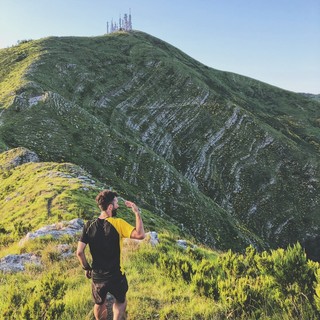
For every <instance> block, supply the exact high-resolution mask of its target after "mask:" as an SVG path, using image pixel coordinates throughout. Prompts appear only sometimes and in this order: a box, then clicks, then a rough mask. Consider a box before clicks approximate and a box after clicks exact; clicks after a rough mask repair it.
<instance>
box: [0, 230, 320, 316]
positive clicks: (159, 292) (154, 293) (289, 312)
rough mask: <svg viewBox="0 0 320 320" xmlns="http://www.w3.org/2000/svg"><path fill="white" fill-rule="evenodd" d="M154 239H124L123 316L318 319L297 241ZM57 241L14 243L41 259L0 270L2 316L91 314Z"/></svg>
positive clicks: (318, 287) (313, 273)
mask: <svg viewBox="0 0 320 320" xmlns="http://www.w3.org/2000/svg"><path fill="white" fill-rule="evenodd" d="M159 239H160V244H159V245H157V246H156V247H152V246H151V245H150V244H149V243H147V242H142V243H137V242H136V241H135V242H133V241H129V242H127V243H126V244H125V247H124V254H125V256H124V258H125V268H126V274H127V278H128V282H129V287H130V288H129V291H128V295H127V298H128V308H127V311H128V319H131V320H133V319H135V320H146V319H150V320H151V319H160V320H165V319H186V320H191V319H194V320H196V319H203V320H212V319H217V320H223V319H232V320H236V319H237V320H238V319H243V320H244V319H246V320H255V319H263V320H267V319H268V320H270V319H274V320H276V319H284V320H289V319H293V320H298V319H299V320H301V319H308V320H311V319H314V320H315V319H318V318H319V311H320V303H319V302H320V268H319V264H318V263H314V262H311V261H307V260H306V258H305V254H304V253H303V251H302V250H301V246H299V245H296V246H293V247H291V248H289V249H287V250H281V249H278V250H274V251H271V252H263V253H261V254H258V253H257V252H256V251H255V250H254V249H253V248H252V247H249V248H247V250H246V254H245V255H240V254H235V253H233V252H231V251H229V252H225V253H218V252H214V251H211V250H209V249H208V248H205V247H202V246H201V247H199V246H198V247H194V244H193V243H192V242H188V246H189V248H188V249H182V248H179V247H178V246H177V245H176V239H177V237H176V236H175V235H174V234H172V233H170V234H169V233H167V232H164V233H160V234H159ZM58 244H59V242H57V241H54V240H52V239H50V238H42V239H35V240H32V241H29V242H28V243H25V244H24V245H23V246H22V247H19V248H17V249H15V251H16V252H19V251H20V252H24V253H26V252H36V253H37V255H38V256H40V257H41V263H42V264H41V265H40V266H34V265H29V266H27V268H26V271H25V272H23V273H19V274H2V275H1V277H2V280H1V292H3V293H4V295H3V298H2V299H1V301H0V319H5V320H11V319H31V320H35V319H40V318H41V319H50V320H51V319H63V320H73V319H86V320H93V318H94V317H93V313H92V307H93V302H92V300H91V292H90V291H91V289H90V281H89V280H87V279H86V278H85V275H84V272H83V270H82V269H81V268H80V267H79V263H78V261H77V259H76V257H75V255H72V256H70V257H69V258H67V259H64V258H62V256H61V254H60V253H59V251H58V249H57V245H58ZM64 244H69V245H71V246H72V248H73V250H75V246H76V242H75V241H74V239H71V238H64ZM11 251H12V252H13V251H14V248H12V249H11ZM17 282H18V283H19V286H17V285H16V283H17ZM13 306H15V307H14V308H13Z"/></svg>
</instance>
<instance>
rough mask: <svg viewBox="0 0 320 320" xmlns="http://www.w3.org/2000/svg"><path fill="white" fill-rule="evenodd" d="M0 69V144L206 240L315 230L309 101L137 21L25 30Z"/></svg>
mask: <svg viewBox="0 0 320 320" xmlns="http://www.w3.org/2000/svg"><path fill="white" fill-rule="evenodd" d="M0 67H1V68H0V70H1V74H0V79H1V82H0V86H1V87H0V88H1V89H0V107H1V109H2V111H1V115H0V124H1V126H0V140H1V141H2V145H3V149H5V148H6V147H8V148H12V147H18V146H23V147H27V148H29V149H30V150H32V151H34V152H36V153H37V154H38V156H39V157H40V159H41V161H57V162H66V161H67V162H71V163H75V164H77V165H80V166H81V167H83V168H85V169H86V170H88V171H89V172H90V173H91V174H92V175H93V176H94V177H96V178H97V179H99V180H100V181H101V182H102V183H104V184H106V185H112V186H114V187H115V188H118V189H120V190H122V191H124V190H125V191H126V193H127V194H128V195H130V196H132V197H134V198H135V200H136V201H138V202H139V203H141V205H142V206H144V207H145V208H148V209H150V210H154V211H155V212H157V213H158V214H160V215H169V216H171V217H173V218H174V219H175V220H176V221H178V222H179V223H180V225H181V227H182V228H186V229H187V230H189V231H190V232H191V233H192V234H193V235H194V236H195V237H196V238H198V239H200V240H201V241H203V242H205V243H207V244H210V245H211V246H216V247H219V248H229V247H231V248H234V249H241V248H244V246H246V245H247V244H248V243H254V244H255V245H257V246H260V247H265V246H271V247H277V246H285V245H286V244H288V243H293V242H296V241H297V240H299V241H300V242H302V243H303V244H306V245H307V246H308V247H313V246H314V244H315V243H316V241H317V239H318V238H319V227H320V221H319V219H320V216H319V205H318V203H319V190H320V189H319V146H320V145H319V143H320V134H319V119H320V108H319V106H320V103H319V101H317V100H316V99H313V98H312V97H309V96H306V95H301V94H295V93H292V92H288V91H285V90H281V89H279V88H276V87H273V86H270V85H267V84H264V83H261V82H258V81H256V80H253V79H249V78H246V77H243V76H240V75H236V74H233V73H227V72H221V71H217V70H214V69H210V68H208V67H206V66H204V65H202V64H200V63H199V62H197V61H195V60H193V59H192V58H190V57H188V56H187V55H185V54H184V53H183V52H181V51H179V50H178V49H176V48H174V47H172V46H171V45H169V44H167V43H165V42H163V41H161V40H159V39H156V38H154V37H152V36H150V35H147V34H144V33H141V32H131V33H123V32H120V33H115V34H110V35H107V36H101V37H92V38H75V37H66V38H56V37H54V38H47V39H41V40H38V41H31V42H27V43H23V44H21V45H19V46H16V47H13V48H9V49H5V50H1V51H0ZM254 234H255V235H256V236H254ZM313 253H315V251H314V249H313Z"/></svg>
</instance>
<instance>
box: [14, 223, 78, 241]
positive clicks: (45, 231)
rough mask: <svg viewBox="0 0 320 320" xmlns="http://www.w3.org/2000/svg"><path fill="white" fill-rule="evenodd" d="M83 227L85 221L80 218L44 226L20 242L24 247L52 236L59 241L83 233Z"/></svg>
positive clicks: (28, 234) (29, 233)
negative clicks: (38, 239)
mask: <svg viewBox="0 0 320 320" xmlns="http://www.w3.org/2000/svg"><path fill="white" fill-rule="evenodd" d="M83 225H84V222H83V220H82V219H79V218H76V219H73V220H70V221H62V222H58V223H54V224H51V225H48V226H44V227H42V228H40V229H38V230H36V231H34V232H28V233H27V235H26V236H25V237H24V238H23V239H22V240H21V241H20V242H19V244H20V245H23V244H24V243H25V242H26V241H28V240H31V239H35V238H38V237H44V236H52V237H53V238H54V239H58V238H60V237H62V236H65V235H68V236H75V235H77V234H79V233H80V232H81V230H82V228H83Z"/></svg>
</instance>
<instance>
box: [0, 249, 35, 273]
mask: <svg viewBox="0 0 320 320" xmlns="http://www.w3.org/2000/svg"><path fill="white" fill-rule="evenodd" d="M26 264H35V265H41V262H40V257H38V256H36V255H35V254H33V253H23V254H9V255H7V256H5V257H4V258H2V259H0V271H3V272H18V271H24V270H25V266H26Z"/></svg>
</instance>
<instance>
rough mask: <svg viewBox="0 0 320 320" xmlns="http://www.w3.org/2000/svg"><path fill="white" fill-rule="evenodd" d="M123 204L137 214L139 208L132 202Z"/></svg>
mask: <svg viewBox="0 0 320 320" xmlns="http://www.w3.org/2000/svg"><path fill="white" fill-rule="evenodd" d="M124 204H125V205H126V206H127V207H128V208H131V209H132V210H133V211H134V212H135V213H139V208H138V207H137V205H136V204H135V203H134V202H132V201H125V202H124Z"/></svg>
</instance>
